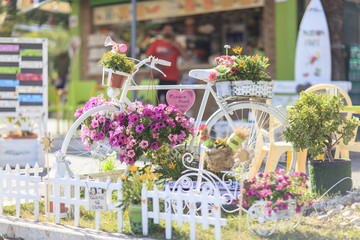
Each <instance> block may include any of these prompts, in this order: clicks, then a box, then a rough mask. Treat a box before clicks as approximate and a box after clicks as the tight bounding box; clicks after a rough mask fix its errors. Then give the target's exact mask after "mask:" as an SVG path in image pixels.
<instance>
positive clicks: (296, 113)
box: [284, 92, 359, 193]
mask: <svg viewBox="0 0 360 240" xmlns="http://www.w3.org/2000/svg"><path fill="white" fill-rule="evenodd" d="M343 108H344V105H343V102H342V99H341V96H340V95H329V94H316V93H314V92H310V93H306V92H301V93H300V99H299V100H297V101H295V104H294V106H293V107H292V109H291V111H290V114H289V125H288V127H287V128H286V130H285V131H284V136H285V139H286V141H288V142H291V143H292V144H293V148H294V150H295V151H300V150H305V149H307V151H308V154H309V155H310V156H311V157H312V158H315V157H316V156H318V155H319V154H323V153H324V148H325V149H326V155H327V159H325V160H324V161H320V160H314V159H311V160H310V162H309V177H310V182H311V190H312V192H313V193H319V192H320V193H324V192H325V191H326V190H327V189H329V188H330V187H332V186H333V185H334V184H336V183H337V182H338V181H339V180H341V179H343V178H345V177H351V161H350V160H346V159H334V157H333V154H332V148H333V147H335V146H336V145H337V144H338V143H339V142H340V141H343V143H344V144H347V143H348V142H349V141H350V140H351V138H353V137H354V135H355V133H354V130H355V128H356V127H357V125H358V121H359V120H358V119H357V118H355V117H353V118H351V119H349V118H347V117H344V116H342V115H341V114H340V110H343ZM350 189H351V182H350V181H344V182H342V183H341V184H339V185H337V186H336V187H335V188H334V189H333V190H332V191H331V192H332V193H334V192H338V191H339V190H340V191H341V192H342V193H345V192H346V191H347V190H350Z"/></svg>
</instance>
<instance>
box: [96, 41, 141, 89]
mask: <svg viewBox="0 0 360 240" xmlns="http://www.w3.org/2000/svg"><path fill="white" fill-rule="evenodd" d="M111 45H112V50H111V51H108V52H107V53H105V54H104V56H103V57H102V58H101V60H100V61H99V65H100V66H102V67H103V77H102V84H103V85H107V86H109V87H113V88H122V85H123V84H124V82H125V80H126V79H127V78H129V77H130V76H131V74H132V73H133V71H134V69H135V63H134V61H133V60H132V59H130V58H128V57H127V56H126V54H125V53H124V52H126V50H127V46H126V45H125V44H117V43H115V42H114V41H112V39H111V38H110V37H107V38H106V40H105V46H111ZM105 72H107V73H108V81H107V84H105Z"/></svg>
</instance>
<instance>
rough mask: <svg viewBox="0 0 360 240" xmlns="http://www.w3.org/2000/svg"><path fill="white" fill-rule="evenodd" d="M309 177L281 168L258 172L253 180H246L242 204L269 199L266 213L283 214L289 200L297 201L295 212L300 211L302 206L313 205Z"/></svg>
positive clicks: (246, 204)
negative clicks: (268, 171)
mask: <svg viewBox="0 0 360 240" xmlns="http://www.w3.org/2000/svg"><path fill="white" fill-rule="evenodd" d="M307 180H308V177H307V176H306V174H304V173H299V172H294V173H292V174H288V173H286V171H285V169H280V170H278V171H275V172H273V173H267V174H265V175H264V174H262V173H260V174H258V176H257V177H254V178H253V179H251V180H244V181H243V183H244V193H243V201H242V206H243V207H245V208H248V207H250V206H251V205H252V204H254V203H255V202H256V201H260V200H263V201H267V203H266V209H265V213H266V214H267V215H271V214H272V212H274V213H276V214H281V212H280V211H286V210H288V208H289V202H291V201H294V202H295V204H296V205H295V206H296V207H295V212H296V213H300V212H301V209H302V207H303V206H304V205H305V204H308V206H309V207H312V206H313V202H312V201H311V196H310V191H309V190H308V185H307Z"/></svg>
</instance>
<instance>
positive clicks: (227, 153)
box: [200, 124, 249, 172]
mask: <svg viewBox="0 0 360 240" xmlns="http://www.w3.org/2000/svg"><path fill="white" fill-rule="evenodd" d="M200 131H201V138H200V140H201V141H202V142H203V146H202V147H203V149H204V160H205V162H206V165H207V167H208V169H209V170H211V171H213V172H221V171H228V170H230V169H231V168H232V167H233V166H234V160H235V159H234V156H238V153H239V152H241V151H244V149H245V147H244V146H243V143H245V142H246V139H247V138H248V136H249V131H248V129H245V128H238V129H236V130H235V131H234V133H233V134H231V135H230V136H229V138H224V139H220V138H218V139H217V140H216V141H213V140H211V139H210V137H209V130H208V128H207V127H206V126H205V125H204V124H203V125H201V126H200ZM237 158H238V157H237ZM242 160H245V159H242Z"/></svg>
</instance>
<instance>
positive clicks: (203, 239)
mask: <svg viewBox="0 0 360 240" xmlns="http://www.w3.org/2000/svg"><path fill="white" fill-rule="evenodd" d="M357 211H359V209H358V210H357ZM80 213H81V218H80V227H82V228H90V229H95V213H94V212H91V211H86V210H85V209H84V208H81V211H80ZM15 214H16V209H15V206H6V207H4V215H7V216H15ZM116 216H117V213H115V212H110V213H107V212H103V213H101V228H100V229H101V230H102V231H106V232H117V218H116ZM21 218H25V219H34V204H33V203H30V204H22V205H21ZM226 218H227V220H228V223H227V226H225V227H222V239H225V240H236V239H281V240H283V239H284V240H285V239H286V240H292V239H316V240H317V239H319V240H322V239H324V240H325V239H326V240H332V239H333V240H338V239H360V231H359V230H357V229H354V228H353V227H352V226H351V225H349V226H345V227H344V226H340V222H341V221H339V220H338V219H337V218H336V217H334V218H333V219H332V220H331V222H322V221H319V220H317V219H316V218H311V217H304V218H303V219H302V221H301V223H300V225H299V226H298V227H297V228H296V229H290V230H289V229H286V228H284V227H283V225H282V224H281V223H279V224H278V227H277V228H276V231H275V233H274V234H273V235H272V236H270V237H268V238H264V237H259V236H257V235H254V234H253V233H252V232H250V230H248V227H247V224H246V214H243V215H242V217H241V219H240V221H239V216H238V214H230V215H228V216H227V217H226ZM39 221H41V222H52V223H55V218H54V217H50V218H48V217H47V216H45V205H44V202H43V201H42V202H40V215H39ZM239 222H240V224H239ZM61 224H63V225H70V226H74V221H73V219H72V216H68V218H66V219H61ZM239 229H240V230H239ZM123 233H124V234H128V235H134V234H133V233H132V232H131V230H130V224H129V220H128V217H127V216H124V227H123ZM189 234H190V230H189V224H187V223H185V224H184V226H182V227H180V226H177V224H176V223H173V228H172V239H179V240H182V239H183V240H187V239H189ZM138 236H139V237H140V235H138ZM214 236H215V230H214V228H213V227H209V229H207V230H206V229H205V230H204V229H202V225H200V224H199V225H197V229H196V239H199V240H210V239H214ZM149 237H150V238H155V239H164V238H165V223H164V221H161V222H160V224H159V225H157V224H154V225H152V226H150V229H149Z"/></svg>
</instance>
